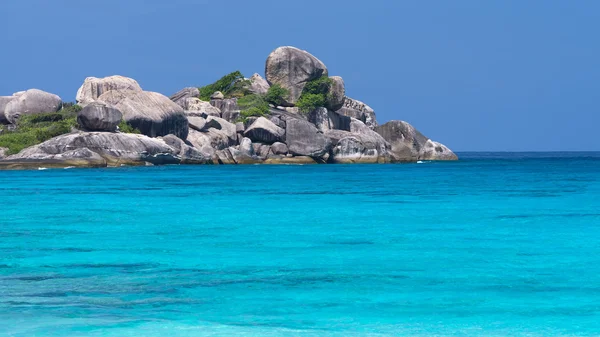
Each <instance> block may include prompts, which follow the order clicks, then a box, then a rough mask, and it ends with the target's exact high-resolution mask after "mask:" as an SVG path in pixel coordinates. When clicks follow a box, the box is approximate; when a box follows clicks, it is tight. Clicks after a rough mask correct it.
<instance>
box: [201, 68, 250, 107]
mask: <svg viewBox="0 0 600 337" xmlns="http://www.w3.org/2000/svg"><path fill="white" fill-rule="evenodd" d="M249 84H250V83H249V81H248V80H245V79H244V75H243V74H242V73H241V72H239V71H234V72H232V73H230V74H227V75H225V76H223V77H221V78H220V79H219V80H218V81H216V82H215V83H213V84H209V85H205V86H203V87H201V88H198V90H200V99H201V100H203V101H209V100H210V96H211V95H212V94H214V93H215V92H216V91H220V92H222V93H223V95H225V97H226V98H232V97H236V98H239V97H243V96H245V95H247V94H248V93H249V92H248V87H249Z"/></svg>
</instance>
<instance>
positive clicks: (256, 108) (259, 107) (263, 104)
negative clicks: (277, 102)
mask: <svg viewBox="0 0 600 337" xmlns="http://www.w3.org/2000/svg"><path fill="white" fill-rule="evenodd" d="M237 104H238V106H239V107H240V110H241V111H240V120H241V121H242V122H245V121H246V119H248V117H261V116H265V115H267V114H268V113H269V103H267V101H266V100H265V98H264V97H263V96H262V95H259V94H251V95H246V96H243V97H241V98H239V99H238V101H237Z"/></svg>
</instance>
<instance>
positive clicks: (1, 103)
mask: <svg viewBox="0 0 600 337" xmlns="http://www.w3.org/2000/svg"><path fill="white" fill-rule="evenodd" d="M13 99H15V97H14V96H0V124H10V122H9V121H8V119H6V116H5V115H4V109H5V108H6V106H7V105H8V103H10V101H12V100H13Z"/></svg>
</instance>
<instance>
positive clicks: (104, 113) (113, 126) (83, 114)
mask: <svg viewBox="0 0 600 337" xmlns="http://www.w3.org/2000/svg"><path fill="white" fill-rule="evenodd" d="M122 118H123V114H122V113H121V111H119V110H117V109H115V108H112V107H109V106H107V105H106V104H104V103H100V102H94V103H91V104H88V105H87V106H86V107H85V108H83V109H82V110H81V111H79V113H78V114H77V123H78V124H79V126H81V127H82V128H83V129H84V130H87V131H108V132H113V131H116V130H117V126H118V125H119V123H120V122H121V119H122Z"/></svg>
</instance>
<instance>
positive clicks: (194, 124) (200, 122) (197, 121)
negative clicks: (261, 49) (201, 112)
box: [188, 116, 206, 131]
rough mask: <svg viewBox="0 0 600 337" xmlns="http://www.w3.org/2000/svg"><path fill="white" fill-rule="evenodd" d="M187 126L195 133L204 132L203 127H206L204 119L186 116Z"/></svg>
mask: <svg viewBox="0 0 600 337" xmlns="http://www.w3.org/2000/svg"><path fill="white" fill-rule="evenodd" d="M188 124H189V125H190V128H192V129H194V130H197V131H202V130H204V127H205V126H206V119H204V118H202V117H190V116H188Z"/></svg>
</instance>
